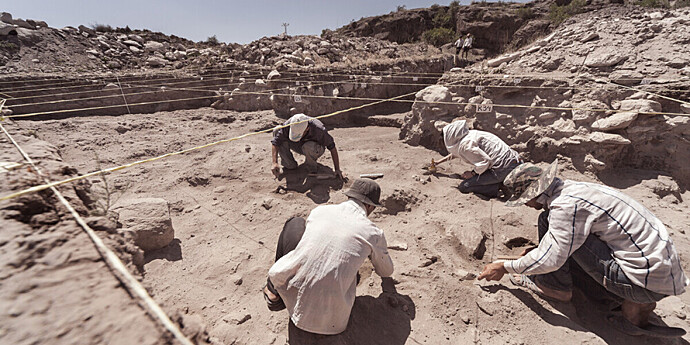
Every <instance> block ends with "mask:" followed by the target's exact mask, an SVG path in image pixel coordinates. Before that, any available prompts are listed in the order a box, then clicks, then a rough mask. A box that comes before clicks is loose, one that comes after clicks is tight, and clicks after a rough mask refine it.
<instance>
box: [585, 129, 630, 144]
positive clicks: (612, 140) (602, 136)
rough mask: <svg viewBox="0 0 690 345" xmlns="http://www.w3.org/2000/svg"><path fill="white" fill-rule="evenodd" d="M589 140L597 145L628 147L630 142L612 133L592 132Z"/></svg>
mask: <svg viewBox="0 0 690 345" xmlns="http://www.w3.org/2000/svg"><path fill="white" fill-rule="evenodd" d="M589 139H590V140H591V141H593V142H595V143H598V144H613V145H629V144H630V140H628V139H626V138H624V137H623V136H622V135H618V134H613V133H603V132H593V133H591V134H590V135H589Z"/></svg>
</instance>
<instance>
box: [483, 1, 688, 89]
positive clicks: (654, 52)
mask: <svg viewBox="0 0 690 345" xmlns="http://www.w3.org/2000/svg"><path fill="white" fill-rule="evenodd" d="M688 24H690V10H689V9H678V10H661V9H660V10H658V11H654V12H650V11H649V10H648V9H644V8H640V7H609V8H606V9H602V10H600V11H595V12H590V13H584V14H580V15H578V16H575V17H573V18H571V19H569V20H568V21H566V22H565V23H564V24H563V25H561V26H560V27H559V28H558V29H556V30H555V31H554V32H553V33H552V34H550V35H549V36H547V37H545V38H543V39H541V40H538V41H536V42H535V43H533V44H532V45H530V46H529V47H526V48H524V49H522V50H520V51H517V52H513V53H509V54H505V55H502V56H499V57H497V58H495V59H492V60H489V61H488V62H487V63H486V65H485V66H482V67H483V68H486V67H489V68H494V69H495V70H496V71H497V72H506V73H523V74H524V73H532V72H539V73H551V72H552V73H583V72H587V73H591V74H595V75H602V76H607V77H608V78H609V79H611V80H613V81H616V82H618V83H622V84H626V85H637V84H640V82H643V81H645V82H652V79H670V78H680V77H682V76H686V77H687V76H690V67H688V63H690V48H689V46H688V44H687V43H688V42H689V41H690V25H688ZM482 67H480V66H477V68H482Z"/></svg>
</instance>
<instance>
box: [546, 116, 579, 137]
mask: <svg viewBox="0 0 690 345" xmlns="http://www.w3.org/2000/svg"><path fill="white" fill-rule="evenodd" d="M549 128H551V129H552V130H553V131H554V132H556V133H558V134H562V135H573V134H575V132H576V126H575V122H573V120H570V119H563V118H560V119H558V120H556V121H555V122H554V123H552V124H551V125H549Z"/></svg>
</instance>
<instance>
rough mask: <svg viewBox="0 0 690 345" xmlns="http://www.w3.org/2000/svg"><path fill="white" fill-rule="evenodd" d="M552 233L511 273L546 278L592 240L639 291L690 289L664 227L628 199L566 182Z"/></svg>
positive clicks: (552, 203)
mask: <svg viewBox="0 0 690 345" xmlns="http://www.w3.org/2000/svg"><path fill="white" fill-rule="evenodd" d="M546 205H547V207H548V209H549V230H548V232H547V233H546V235H545V236H544V237H543V238H542V239H541V241H540V242H539V246H538V247H537V248H536V249H534V250H532V251H531V252H529V253H528V254H527V255H525V256H523V257H522V258H520V259H518V260H511V261H505V262H504V264H503V266H504V267H505V269H506V270H507V271H508V272H510V273H519V274H544V273H550V272H553V271H556V270H557V269H559V268H560V267H561V266H563V264H564V263H565V261H566V260H567V259H568V257H570V255H571V254H572V253H573V252H574V251H575V250H577V249H578V248H580V246H582V244H583V243H584V242H585V240H586V239H587V236H589V235H590V234H594V235H596V236H597V237H599V239H601V240H602V241H603V242H605V243H606V244H607V245H608V246H609V248H611V251H612V254H613V258H614V260H616V262H617V263H618V265H619V266H620V268H621V270H622V271H623V272H624V273H625V276H626V277H628V279H630V281H631V282H632V283H634V284H635V285H638V286H641V287H644V288H646V289H648V290H651V291H654V292H657V293H660V294H664V295H680V294H682V293H683V292H684V291H685V287H686V286H687V285H690V280H688V279H687V278H686V276H685V274H684V273H683V270H682V268H681V267H680V260H679V259H678V254H677V253H676V249H675V247H674V246H673V241H671V238H670V237H669V235H668V232H667V231H666V227H665V226H664V224H663V223H662V222H661V221H660V220H659V219H658V218H656V217H655V216H654V214H652V213H651V212H650V211H649V210H647V209H646V208H645V207H644V206H642V205H641V204H640V203H638V202H637V201H635V200H633V199H632V198H630V197H628V196H627V195H625V194H623V193H621V192H619V191H617V190H615V189H612V188H609V187H606V186H603V185H599V184H594V183H584V182H575V181H569V180H566V181H563V183H562V184H560V185H559V186H558V187H556V188H555V189H554V190H553V192H552V194H551V196H550V197H549V198H548V200H547V202H546Z"/></svg>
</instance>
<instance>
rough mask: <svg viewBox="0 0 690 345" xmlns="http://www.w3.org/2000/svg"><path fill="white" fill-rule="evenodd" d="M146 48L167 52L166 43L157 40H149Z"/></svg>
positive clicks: (147, 49) (148, 50)
mask: <svg viewBox="0 0 690 345" xmlns="http://www.w3.org/2000/svg"><path fill="white" fill-rule="evenodd" d="M144 50H146V51H147V52H159V53H161V54H163V53H165V45H163V43H160V42H156V41H148V42H146V44H144Z"/></svg>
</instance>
